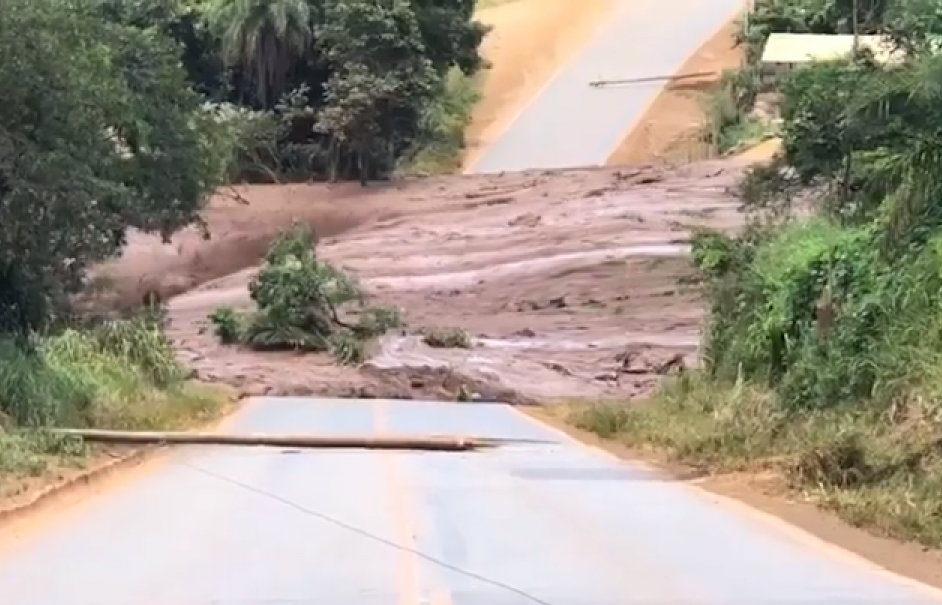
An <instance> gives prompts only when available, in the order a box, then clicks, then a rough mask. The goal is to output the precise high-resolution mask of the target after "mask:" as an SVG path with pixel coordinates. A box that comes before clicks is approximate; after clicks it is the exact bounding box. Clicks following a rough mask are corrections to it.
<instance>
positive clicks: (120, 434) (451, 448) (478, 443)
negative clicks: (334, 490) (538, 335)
mask: <svg viewBox="0 0 942 605" xmlns="http://www.w3.org/2000/svg"><path fill="white" fill-rule="evenodd" d="M51 432H52V433H53V434H55V435H61V436H71V437H81V438H82V439H84V440H86V441H94V442H99V443H124V444H154V445H164V444H179V445H241V446H269V447H291V448H310V449H370V450H416V451H438V452H466V451H471V450H478V449H483V448H491V447H497V446H498V445H502V444H507V443H528V442H531V441H529V440H525V439H495V438H474V437H460V436H448V435H430V436H428V435H422V436H409V435H389V436H379V435H263V434H248V435H221V434H218V433H187V432H164V431H111V430H102V429H52V431H51Z"/></svg>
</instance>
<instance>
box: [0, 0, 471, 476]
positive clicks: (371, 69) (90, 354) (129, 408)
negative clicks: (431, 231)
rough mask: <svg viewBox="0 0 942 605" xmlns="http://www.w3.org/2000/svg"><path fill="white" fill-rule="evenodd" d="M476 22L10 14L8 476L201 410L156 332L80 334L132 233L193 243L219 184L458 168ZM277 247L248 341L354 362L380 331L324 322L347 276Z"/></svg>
mask: <svg viewBox="0 0 942 605" xmlns="http://www.w3.org/2000/svg"><path fill="white" fill-rule="evenodd" d="M473 8H474V3H473V0H131V1H125V0H9V1H7V2H4V5H3V10H2V11H0V103H2V106H3V111H2V112H0V473H3V472H5V471H8V470H12V471H14V472H22V471H24V470H25V471H27V472H32V470H33V469H34V466H33V463H34V462H36V455H38V456H39V458H42V455H41V454H42V451H45V450H44V449H43V448H52V449H55V448H56V447H58V445H57V442H54V441H55V440H53V441H48V440H40V441H39V442H37V441H35V440H34V439H33V438H32V437H29V438H27V437H24V436H23V434H21V433H19V432H13V431H11V430H9V429H11V428H12V429H16V427H22V426H35V425H40V426H43V425H47V424H49V423H69V424H79V425H108V426H149V427H155V426H169V425H173V424H174V423H175V422H178V421H182V418H184V417H186V418H189V419H192V418H193V417H198V416H200V414H201V413H202V411H201V410H202V409H203V408H202V407H201V406H203V405H204V403H205V401H203V400H202V399H200V398H198V397H197V398H196V399H193V398H192V397H190V396H189V395H188V394H187V393H188V392H189V391H187V390H186V389H183V387H182V384H183V380H184V378H185V373H184V372H183V371H182V369H181V368H180V367H179V366H178V365H177V363H176V361H175V359H174V353H173V350H172V347H171V346H170V343H169V342H168V341H167V339H166V338H165V337H164V335H163V331H162V329H161V325H160V323H159V322H156V321H144V320H132V321H120V322H114V323H109V324H106V325H98V326H97V327H91V328H90V327H88V325H87V324H85V323H84V320H82V318H79V317H76V316H75V314H74V308H73V306H72V304H71V303H72V301H73V300H74V298H75V296H74V295H75V294H77V293H80V292H81V290H82V288H83V287H84V285H85V281H86V272H87V270H88V268H89V267H90V266H91V265H94V264H96V263H99V262H101V261H104V260H107V259H110V258H113V257H114V256H116V255H117V254H119V253H120V251H121V249H122V247H123V246H124V245H125V243H126V237H127V233H128V230H129V229H130V228H132V227H133V228H137V229H140V230H142V231H144V232H151V233H159V234H161V235H162V236H164V237H169V236H170V235H171V234H172V233H173V232H175V231H177V230H178V229H180V228H182V227H184V226H187V225H193V224H197V225H199V224H200V212H201V210H202V208H203V206H204V204H205V202H206V200H207V199H208V197H209V196H210V195H211V194H212V193H213V192H214V191H215V190H216V189H217V188H218V186H219V185H221V184H223V183H224V182H226V181H227V180H233V179H238V178H264V179H267V180H279V179H284V178H294V177H301V178H305V179H308V178H315V179H317V178H325V179H326V178H354V179H361V180H365V179H368V178H376V177H385V176H387V175H388V174H389V173H390V171H392V170H393V169H394V168H396V167H398V166H402V165H403V164H406V163H408V162H410V161H411V160H412V158H414V157H418V156H420V155H421V154H422V153H424V152H425V150H427V149H438V148H442V149H447V150H448V151H455V150H456V149H457V148H458V147H460V144H461V138H460V137H461V131H462V130H463V126H464V123H465V121H466V120H467V115H468V111H469V108H470V103H472V102H473V98H474V97H473V94H468V89H467V87H466V86H465V87H464V88H461V89H460V93H459V94H457V95H455V94H452V84H453V83H455V82H459V83H466V79H467V78H470V77H471V76H472V75H473V74H474V72H475V71H476V70H477V69H478V68H479V67H480V65H481V59H480V57H479V55H478V45H479V43H480V41H481V38H482V37H483V35H484V28H483V27H482V26H481V25H480V24H478V23H476V22H474V21H473V20H472V11H473ZM295 235H297V234H295ZM290 241H291V242H294V243H293V244H291V243H290V242H288V241H287V240H286V241H285V242H282V243H281V244H279V246H280V247H279V248H277V249H276V250H273V252H272V254H273V255H274V256H273V257H272V258H270V259H269V261H270V262H269V264H268V265H267V266H266V270H264V271H263V272H262V274H261V275H260V276H259V278H258V280H257V281H256V283H255V284H254V285H253V296H255V298H256V300H257V301H258V303H259V305H260V307H261V312H260V314H259V315H258V316H255V317H253V318H251V321H248V320H247V324H246V326H245V332H244V337H245V339H246V340H247V342H249V343H251V344H255V345H259V346H262V345H265V346H277V345H278V343H279V342H280V343H281V344H282V345H284V346H287V345H292V346H301V347H304V348H318V349H324V348H330V349H331V350H333V351H334V352H335V353H336V354H337V355H338V356H340V357H341V358H342V359H344V360H347V361H354V360H355V359H356V358H358V356H359V355H361V350H360V349H359V348H358V347H359V346H360V344H359V340H357V339H356V338H353V339H352V340H350V342H351V343H353V344H350V343H347V344H344V338H345V337H346V336H349V335H353V336H357V337H358V336H360V335H361V334H364V332H363V331H364V330H368V329H374V330H375V329H377V328H371V326H372V325H373V324H371V323H370V322H371V321H372V322H373V323H377V322H379V323H382V322H381V320H382V321H386V322H387V323H388V322H389V321H391V320H390V318H387V317H385V316H384V315H383V314H382V313H381V310H367V311H364V312H363V313H361V321H360V322H358V323H356V324H350V325H347V324H345V323H344V322H343V320H341V319H340V318H339V316H338V315H337V312H336V308H335V305H337V304H339V303H340V302H342V301H338V299H337V297H338V296H341V294H342V292H341V290H342V288H341V287H340V286H341V282H342V281H343V279H345V278H344V276H342V274H340V273H339V272H332V270H331V269H330V268H329V267H327V266H326V265H323V264H320V263H318V261H317V259H316V258H315V257H314V256H313V254H314V252H313V247H310V246H312V242H311V241H309V240H305V239H304V238H303V237H300V236H296V237H295V238H294V239H293V240H290ZM292 246H293V247H292ZM304 246H309V247H310V249H309V250H307V251H302V250H301V248H303V247H304ZM275 257H277V258H275ZM292 280H294V281H292ZM298 280H300V281H298ZM319 280H327V281H326V282H324V283H323V284H322V283H321V281H319ZM289 282H290V283H289ZM292 283H293V284H295V285H297V286H298V288H295V289H293V290H292V289H291V287H288V286H290V285H291V284H292ZM344 283H346V282H344ZM318 284H320V285H318ZM325 284H326V285H325ZM334 286H337V287H336V288H335V287H334ZM347 291H348V293H354V290H352V289H350V288H348V290H347ZM351 295H352V294H351ZM312 297H313V298H312ZM318 304H320V305H322V306H321V307H319V311H318V310H317V309H316V308H315V307H316V305H318ZM80 320H81V321H80ZM387 320H388V321H387ZM299 338H300V340H298V339H299ZM279 339H280V340H279ZM194 401H195V402H196V403H193V402H194ZM155 402H157V403H160V404H161V405H153V406H152V405H150V404H152V403H155ZM171 402H172V403H173V405H171ZM181 402H182V405H183V408H181V407H179V405H177V404H179V403H181ZM191 404H192V405H191ZM187 406H189V407H187ZM177 413H179V414H180V415H174V414H177ZM162 414H169V415H162ZM24 439H25V441H24ZM37 443H38V445H37ZM31 444H32V445H31ZM34 446H35V447H34ZM36 447H38V448H39V450H36V449H35V448H36ZM31 448H32V449H31ZM40 450H41V451H40ZM37 452H39V453H38V454H37ZM9 456H12V458H10V457H9ZM24 456H25V458H24Z"/></svg>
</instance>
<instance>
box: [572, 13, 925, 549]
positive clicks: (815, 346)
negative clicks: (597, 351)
mask: <svg viewBox="0 0 942 605" xmlns="http://www.w3.org/2000/svg"><path fill="white" fill-rule="evenodd" d="M870 8H871V9H872V10H868V11H865V12H864V13H861V15H859V20H860V22H859V23H858V27H859V29H860V30H861V33H868V34H879V33H884V34H885V35H886V36H887V38H889V39H892V40H894V43H896V44H897V45H898V46H899V47H900V48H903V49H905V50H906V51H907V54H905V55H904V57H903V60H902V61H900V62H898V63H894V64H890V65H881V64H879V63H878V62H877V61H876V60H875V59H874V57H872V56H869V55H868V54H867V53H860V54H858V55H857V56H855V57H850V58H848V59H845V60H838V61H829V62H822V63H815V64H812V65H809V66H806V67H802V68H799V69H797V70H795V71H794V72H792V73H791V74H789V75H788V76H787V77H786V78H785V79H784V81H783V83H782V90H781V94H782V104H781V110H782V120H783V125H782V136H783V153H782V155H781V157H779V158H778V159H777V160H776V161H775V162H773V163H772V164H771V165H768V166H762V167H758V168H755V169H753V170H752V171H751V172H750V173H749V174H748V175H747V177H746V179H745V181H744V182H743V185H742V193H743V195H744V205H745V210H746V211H747V212H748V217H749V218H748V222H747V225H746V227H745V228H744V229H743V230H742V231H741V232H740V233H738V234H736V235H735V236H730V235H729V234H726V233H718V232H703V233H699V234H697V235H696V237H695V238H694V242H693V258H694V261H695V262H696V264H697V265H698V267H699V269H700V272H701V274H702V277H703V280H704V284H705V293H706V295H707V299H708V302H709V317H708V321H707V325H706V327H705V331H704V336H703V341H702V345H701V361H702V368H701V369H700V370H699V371H698V372H694V373H688V374H687V375H685V376H683V377H680V378H677V379H675V380H669V381H667V382H666V383H665V384H664V385H663V387H662V389H661V391H660V392H659V393H658V394H656V395H655V396H654V397H653V398H652V400H650V401H648V402H642V403H639V404H635V405H632V406H611V405H607V406H593V407H590V408H588V409H582V410H579V411H578V412H577V413H576V414H575V417H574V421H576V422H578V423H579V424H580V425H581V426H583V427H584V428H586V429H588V430H592V431H595V432H597V433H599V434H602V435H605V436H608V437H612V438H617V439H620V440H623V441H625V442H627V443H630V444H632V445H637V446H648V447H655V448H657V449H659V450H662V451H663V452H665V453H667V454H668V455H669V456H671V457H673V458H674V459H676V460H680V461H683V462H685V463H687V464H691V465H694V466H698V467H701V468H703V469H704V470H707V471H725V470H741V469H747V470H748V469H756V468H763V469H774V470H776V471H778V472H780V473H781V475H782V477H783V478H784V479H785V480H786V481H787V482H788V484H789V485H791V486H792V487H794V488H796V489H801V490H802V491H803V492H805V493H807V494H810V495H812V496H813V497H815V498H816V499H817V501H818V502H819V503H820V504H821V505H822V506H825V507H828V508H831V509H833V510H835V511H836V512H837V513H838V514H840V515H841V516H842V517H844V518H845V519H847V520H849V521H850V522H852V523H855V524H859V525H863V526H866V527H869V528H871V529H874V530H876V531H879V532H883V533H887V534H890V535H893V536H896V537H899V538H904V539H916V540H919V541H920V542H922V543H924V544H926V545H929V546H932V547H936V548H942V509H940V506H942V456H940V455H939V454H940V451H942V449H940V448H942V403H940V402H942V178H940V175H942V134H940V133H942V104H940V103H939V100H940V98H942V86H940V82H942V77H940V75H942V55H939V54H936V53H935V52H934V47H933V46H932V45H931V44H926V40H928V39H931V38H932V36H937V35H939V34H942V5H939V4H938V3H937V2H935V3H934V2H915V3H912V2H907V3H903V2H888V3H876V4H874V5H873V6H872V7H870ZM851 10H852V8H851V6H850V5H849V4H843V3H825V4H821V3H818V2H813V1H812V0H787V1H786V0H766V1H764V2H759V3H757V12H756V15H755V16H754V18H750V22H751V23H752V24H753V26H754V27H756V28H758V29H757V30H755V31H757V32H764V33H762V34H761V35H758V34H757V36H758V37H759V38H761V37H762V36H764V35H765V34H767V33H768V31H770V29H769V28H771V31H781V30H780V29H778V28H779V27H780V25H781V23H787V24H789V25H788V27H789V28H792V29H791V31H813V32H822V33H829V32H830V33H838V32H839V33H847V32H849V31H850V30H851V29H852V25H853V15H852V13H851ZM915 23H918V24H920V26H919V27H909V25H906V24H910V25H911V24H915ZM904 25H905V27H904ZM762 28H765V29H762ZM907 28H909V29H908V30H907ZM907 31H908V32H909V33H907ZM753 33H755V32H753ZM750 35H752V34H750ZM750 39H752V38H750ZM753 42H755V40H754V39H753Z"/></svg>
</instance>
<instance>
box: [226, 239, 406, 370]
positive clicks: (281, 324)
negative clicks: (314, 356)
mask: <svg viewBox="0 0 942 605" xmlns="http://www.w3.org/2000/svg"><path fill="white" fill-rule="evenodd" d="M316 243H317V242H316V239H315V237H314V234H313V232H311V230H310V229H308V228H307V227H304V226H300V225H297V226H295V227H294V228H293V229H291V230H290V231H288V232H286V233H283V234H282V235H281V236H280V237H279V238H278V239H277V240H276V241H275V242H274V243H273V244H272V246H271V248H270V249H269V251H268V254H267V255H266V257H265V262H264V264H263V265H262V268H261V269H260V270H259V272H258V275H257V276H256V277H255V278H254V279H253V280H252V282H251V283H250V284H249V292H250V295H251V298H252V300H253V301H254V302H255V304H256V306H257V311H256V312H254V313H250V314H239V313H237V312H236V311H234V310H233V309H230V308H220V309H217V310H216V311H215V312H213V314H212V315H210V317H209V320H210V322H211V323H212V324H213V326H214V331H215V333H216V336H217V337H218V338H219V339H220V341H221V342H223V343H224V344H235V343H238V344H243V345H245V346H248V347H251V348H253V349H256V350H268V351H272V350H295V351H317V352H320V351H330V352H331V353H332V354H333V355H334V356H335V357H336V358H337V359H338V361H340V362H341V363H345V364H349V363H360V362H361V361H363V359H364V356H365V353H364V347H363V342H364V341H365V340H367V339H369V338H371V337H373V336H377V335H379V334H382V333H383V332H385V331H386V330H387V329H389V328H391V327H394V326H396V325H398V324H399V322H400V321H401V319H400V317H399V314H398V312H397V311H395V310H388V309H381V308H375V307H367V306H366V305H365V304H364V297H363V293H362V292H361V290H360V288H359V285H358V284H357V283H356V281H355V280H354V279H353V278H352V277H351V276H349V275H348V274H346V273H344V272H342V271H339V270H338V269H336V268H334V267H333V266H331V265H330V264H328V263H325V262H323V261H321V260H319V259H318V258H317V255H316V251H315V247H316ZM350 303H356V306H357V307H358V308H359V311H360V317H359V321H358V322H357V323H355V324H352V323H347V321H345V320H344V319H343V318H341V316H340V309H341V308H342V307H344V306H345V305H348V304H350Z"/></svg>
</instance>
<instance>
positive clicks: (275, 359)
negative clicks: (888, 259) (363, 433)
mask: <svg viewBox="0 0 942 605" xmlns="http://www.w3.org/2000/svg"><path fill="white" fill-rule="evenodd" d="M740 170H741V167H740V165H738V164H732V163H728V162H727V163H712V164H700V165H691V166H688V167H684V168H681V169H676V170H671V171H664V170H661V169H657V168H622V169H597V170H572V171H559V172H529V173H520V174H508V175H504V176H493V175H488V176H466V177H441V178H434V179H425V180H415V181H405V182H401V183H397V184H393V185H386V186H379V187H375V188H373V189H369V190H367V191H365V192H361V191H360V190H359V189H357V188H355V187H342V188H329V187H324V186H297V187H287V188H272V187H246V188H242V189H240V190H239V195H240V196H241V197H242V198H244V199H247V200H249V202H250V203H249V204H248V205H242V204H237V203H234V202H232V201H231V199H218V200H215V202H214V204H213V206H212V208H211V209H210V211H209V213H208V214H207V218H208V221H209V224H210V228H211V231H212V233H213V237H212V239H211V240H209V241H203V240H202V239H201V238H200V237H199V236H198V234H196V233H195V232H187V233H184V234H181V235H180V236H179V237H178V238H177V240H176V242H175V243H174V244H173V245H170V246H163V245H161V244H159V242H157V241H156V240H153V239H151V238H147V237H141V236H138V237H135V238H134V240H133V242H132V244H131V246H130V247H129V249H128V251H127V254H126V255H125V256H124V257H123V258H122V259H121V260H120V261H118V262H116V263H113V264H112V265H111V266H109V267H108V272H109V273H110V275H112V276H113V277H112V279H113V281H114V282H115V283H116V285H118V286H119V288H118V290H119V292H120V294H121V296H123V297H124V298H125V299H126V300H128V301H134V300H135V299H138V298H140V296H142V294H143V292H144V290H145V289H146V288H155V289H157V290H159V291H160V292H161V293H162V294H164V295H165V296H169V295H174V294H180V293H181V292H184V291H186V293H185V294H182V295H180V296H177V297H176V298H175V299H174V300H173V301H172V302H171V305H170V308H171V319H172V328H171V334H172V336H173V338H174V339H175V340H176V341H177V343H178V344H179V347H180V350H181V355H182V356H183V357H184V358H185V359H186V360H187V361H188V362H189V363H191V364H192V366H193V367H194V368H195V369H196V370H197V371H198V372H199V374H200V375H201V377H202V378H204V379H207V380H216V381H222V382H225V383H228V384H230V385H233V386H235V387H237V388H239V389H241V390H242V391H243V392H244V393H247V394H249V393H251V394H262V393H270V394H322V395H335V396H360V397H371V396H373V397H380V396H381V397H425V398H434V399H440V398H444V399H452V398H454V396H455V393H456V392H457V391H458V389H459V388H460V387H461V386H462V385H464V386H465V387H466V388H468V389H470V390H472V391H476V392H478V393H479V394H480V395H481V396H482V397H484V398H499V399H504V400H507V399H509V400H512V401H517V402H526V401H533V400H549V399H554V398H572V397H616V396H617V397H624V396H633V395H637V394H639V393H643V392H645V391H646V390H648V389H649V388H650V387H651V386H652V384H653V383H654V382H655V381H656V379H657V375H658V374H659V373H660V372H663V371H665V367H662V366H670V365H671V362H672V361H673V363H674V364H676V362H677V361H679V360H681V359H685V360H687V361H688V362H689V361H691V360H692V356H693V354H694V351H695V347H696V343H697V335H698V330H699V324H700V320H701V316H702V309H701V306H700V304H699V300H698V295H697V293H696V291H695V290H694V289H693V288H691V287H688V286H684V285H683V284H682V283H679V282H682V281H683V278H684V277H686V276H689V275H690V273H691V271H690V266H689V261H688V260H687V249H686V242H687V238H688V234H689V230H690V228H691V227H695V226H703V225H710V226H716V227H732V226H734V225H735V224H736V223H737V221H738V216H737V212H736V207H737V201H736V200H735V199H734V197H733V196H732V194H731V193H730V189H731V187H732V186H733V185H734V184H735V182H736V180H737V177H738V175H739V174H740ZM293 221H302V222H305V223H308V224H310V225H312V226H313V227H314V229H315V230H316V231H317V232H318V233H319V234H320V235H321V236H322V237H323V240H322V243H321V245H320V248H319V250H320V255H321V256H322V257H323V258H325V259H327V260H329V261H331V262H334V263H336V264H338V265H341V266H344V267H347V268H348V269H350V270H351V271H353V272H354V273H355V274H356V275H357V276H358V277H359V278H360V279H361V280H362V281H363V283H364V285H365V287H366V288H367V290H368V291H369V292H370V294H371V295H372V296H374V297H375V298H376V299H378V300H380V301H381V302H382V303H384V304H394V305H397V306H399V307H401V308H402V309H403V310H404V311H405V315H406V319H407V321H408V324H409V327H410V328H420V327H456V328H461V329H464V330H466V331H467V332H468V333H469V334H470V335H471V336H473V337H474V346H473V347H472V348H471V349H431V348H429V347H427V346H425V345H424V344H422V343H421V341H420V339H419V338H417V337H416V336H414V335H412V334H411V333H410V332H409V331H406V332H404V333H401V334H390V335H387V337H385V338H384V339H383V340H382V342H381V343H380V345H379V346H378V349H379V350H378V351H377V355H376V356H375V357H374V359H373V360H372V361H371V362H370V363H369V364H367V366H366V367H364V368H359V369H354V368H341V367H336V366H334V365H333V364H332V363H331V361H330V360H329V359H328V358H326V357H320V356H317V355H304V356H299V355H294V354H258V353H252V352H248V351H243V350H239V349H235V348H231V347H222V346H220V345H218V344H217V343H215V342H214V339H213V337H212V336H211V334H209V333H208V331H207V330H206V323H207V322H206V316H207V315H208V314H209V313H210V312H212V311H213V310H214V309H215V308H217V307H219V306H222V305H234V306H239V305H242V304H248V302H249V301H248V293H247V290H246V285H247V283H248V280H249V279H250V278H251V276H252V274H253V272H254V267H255V265H256V264H257V263H258V260H259V259H260V258H261V256H262V254H263V252H264V250H265V248H266V247H267V245H268V243H269V242H270V241H271V239H272V238H273V236H274V235H275V233H277V232H278V230H279V229H282V228H284V227H286V226H288V225H290V224H291V223H292V222H293Z"/></svg>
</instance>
